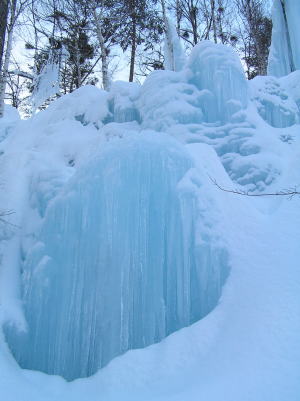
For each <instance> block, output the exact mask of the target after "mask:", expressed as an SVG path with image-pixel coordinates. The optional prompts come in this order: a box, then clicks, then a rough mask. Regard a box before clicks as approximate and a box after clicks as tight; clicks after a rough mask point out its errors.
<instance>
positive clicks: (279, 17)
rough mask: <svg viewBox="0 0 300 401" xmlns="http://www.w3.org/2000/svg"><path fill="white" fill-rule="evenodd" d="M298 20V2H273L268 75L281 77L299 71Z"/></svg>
mask: <svg viewBox="0 0 300 401" xmlns="http://www.w3.org/2000/svg"><path fill="white" fill-rule="evenodd" d="M299 18H300V2H299V1H294V0H274V3H273V10H272V20H273V30H272V44H271V48H270V54H269V63H268V74H269V75H274V76H276V77H282V76H284V75H287V74H289V73H290V72H293V71H295V70H298V69H300V49H299V33H300V30H299Z"/></svg>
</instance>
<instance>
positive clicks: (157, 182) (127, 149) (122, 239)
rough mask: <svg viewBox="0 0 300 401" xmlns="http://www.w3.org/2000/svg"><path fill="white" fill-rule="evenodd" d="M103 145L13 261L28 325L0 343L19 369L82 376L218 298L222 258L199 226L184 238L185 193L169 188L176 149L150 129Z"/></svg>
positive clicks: (180, 172)
mask: <svg viewBox="0 0 300 401" xmlns="http://www.w3.org/2000/svg"><path fill="white" fill-rule="evenodd" d="M113 142H114V143H113V144H111V145H109V146H107V148H106V150H103V151H101V152H100V153H99V155H98V156H96V157H95V158H94V159H93V160H92V161H90V162H89V163H88V164H87V165H86V166H85V167H84V168H82V169H81V170H80V171H79V172H78V174H77V175H76V176H74V178H73V179H72V182H71V183H70V184H69V185H68V187H67V188H66V189H65V191H64V193H63V194H62V195H61V196H59V197H58V198H57V199H56V200H55V201H54V202H53V203H52V204H51V206H50V207H49V210H48V212H47V213H46V216H45V221H44V223H43V225H42V228H41V232H40V233H39V234H38V242H37V243H36V244H35V246H34V247H33V248H32V250H31V251H30V253H29V254H28V255H27V257H26V260H25V262H24V265H23V267H22V269H23V302H24V309H25V317H26V319H27V322H28V328H29V330H28V333H27V334H20V335H18V334H15V333H13V332H9V333H8V336H7V338H8V340H9V344H10V347H11V349H12V350H13V353H14V355H15V357H16V359H17V361H19V363H20V365H21V366H22V367H24V368H29V369H36V370H41V371H44V372H47V373H51V374H59V375H62V376H64V377H65V378H66V379H68V380H72V379H75V378H77V377H85V376H89V375H91V374H93V373H94V372H95V371H96V370H97V369H98V368H100V367H101V366H103V365H105V364H107V363H108V362H109V361H110V360H111V359H112V358H113V357H114V356H116V355H119V354H121V353H123V352H125V351H126V350H128V349H132V348H140V347H145V346H147V345H149V344H152V343H155V342H158V341H160V340H161V339H162V338H164V337H165V336H167V335H168V334H170V333H172V332H174V331H175V330H178V329H179V328H181V327H184V326H187V325H189V324H191V323H193V322H195V321H196V320H198V319H200V318H201V317H203V316H204V315H206V314H207V313H208V312H209V311H210V310H211V309H212V308H213V307H214V306H215V305H216V302H217V300H218V298H219V296H220V292H221V287H222V284H223V282H224V280H225V277H226V275H227V272H228V262H227V254H226V251H225V250H224V249H223V248H222V247H220V246H217V243H216V242H215V240H216V239H215V238H213V237H212V236H211V235H210V234H209V231H207V230H205V228H202V229H201V236H200V238H199V234H198V236H197V235H196V231H197V230H198V231H199V225H198V224H197V221H198V215H199V211H198V209H197V199H196V197H195V194H194V193H193V191H189V190H187V189H186V185H183V189H182V190H180V188H178V183H179V182H180V181H181V180H182V179H183V177H184V176H185V174H186V173H187V172H188V171H189V169H190V168H191V167H192V161H191V159H190V158H189V156H188V155H187V154H186V153H185V151H184V148H183V147H182V146H181V145H179V144H178V143H177V142H176V141H174V140H172V139H170V138H168V137H167V136H166V135H163V134H155V133H151V134H147V135H139V136H136V137H134V138H131V139H122V140H120V141H113ZM181 185H182V184H181ZM205 220H206V218H205V217H204V218H203V219H202V221H201V225H204V226H205V224H206V223H205ZM208 220H209V219H208ZM208 226H209V224H208ZM196 241H198V243H196ZM199 241H200V242H199Z"/></svg>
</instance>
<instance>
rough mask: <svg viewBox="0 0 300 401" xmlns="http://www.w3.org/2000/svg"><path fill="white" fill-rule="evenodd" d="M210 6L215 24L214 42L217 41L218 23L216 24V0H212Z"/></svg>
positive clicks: (213, 23) (213, 24)
mask: <svg viewBox="0 0 300 401" xmlns="http://www.w3.org/2000/svg"><path fill="white" fill-rule="evenodd" d="M210 7H211V19H212V26H213V35H214V42H215V43H217V25H216V14H215V10H216V3H215V0H210Z"/></svg>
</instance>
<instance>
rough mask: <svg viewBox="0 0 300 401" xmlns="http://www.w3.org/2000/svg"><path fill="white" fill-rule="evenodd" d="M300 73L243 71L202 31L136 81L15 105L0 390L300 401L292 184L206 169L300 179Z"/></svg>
mask: <svg viewBox="0 0 300 401" xmlns="http://www.w3.org/2000/svg"><path fill="white" fill-rule="evenodd" d="M203 59H205V60H206V61H207V62H206V63H204V62H203ZM199 60H200V61H199ZM297 74H298V72H295V73H293V74H291V75H289V76H287V77H284V78H281V79H276V78H271V77H268V78H257V79H255V80H254V81H253V82H251V83H250V84H249V83H247V81H246V80H245V79H244V78H243V75H242V72H241V67H240V63H239V61H238V59H237V58H236V56H235V55H234V54H233V53H232V51H231V50H230V49H228V48H226V47H224V46H220V45H213V44H210V43H207V42H205V43H202V44H200V45H199V46H198V47H196V48H195V49H194V51H193V54H192V56H191V58H190V60H189V62H188V63H187V67H186V68H185V69H184V70H182V71H179V72H176V73H175V72H168V71H161V72H155V73H153V74H152V75H151V76H150V77H149V78H148V79H147V80H146V82H145V83H144V85H143V86H142V87H139V86H138V85H134V84H125V83H120V82H119V83H115V84H114V86H113V87H112V89H111V91H110V92H109V93H106V92H103V91H101V90H99V89H97V88H94V87H88V86H87V87H84V88H81V89H80V90H78V91H76V92H74V93H72V94H70V95H67V96H64V97H62V98H61V99H59V100H58V101H56V102H54V103H53V104H51V105H50V106H49V107H48V109H47V110H45V111H43V112H40V113H39V114H37V115H36V116H34V117H33V118H31V119H30V120H27V121H23V120H19V119H18V116H17V115H16V113H15V112H14V111H12V110H11V109H8V110H7V117H6V118H4V119H3V120H2V121H1V126H0V129H1V133H0V138H1V142H0V154H1V156H0V167H1V173H0V175H1V177H0V180H1V182H2V196H1V204H0V207H1V209H2V210H8V209H9V210H13V211H14V212H15V213H14V214H13V215H10V216H7V217H5V218H6V219H7V220H9V222H10V223H12V224H13V225H10V224H4V223H3V224H2V225H1V240H2V241H1V248H0V252H1V256H2V261H1V270H0V322H1V325H2V326H3V328H4V330H3V332H1V338H0V400H2V399H3V400H5V401H41V400H42V401H44V400H45V401H50V400H51V401H61V400H65V401H83V400H84V401H96V400H97V401H129V400H130V401H134V400H136V401H150V400H153V401H154V400H155V401H192V400H197V401H221V400H222V401H299V399H300V341H299V331H300V296H299V294H300V270H299V260H300V248H299V239H300V212H299V197H294V198H292V199H290V200H289V199H288V198H286V197H282V196H275V197H258V198H255V197H247V196H241V195H235V194H232V193H227V192H224V191H221V190H220V189H219V188H218V187H217V186H216V185H214V183H213V181H212V179H213V180H216V181H217V183H219V184H220V185H221V186H223V187H224V188H226V189H235V188H237V189H239V190H245V191H249V194H263V193H264V192H272V191H278V190H282V189H288V188H293V187H294V186H295V185H297V184H299V183H300V173H299V168H298V165H299V157H300V137H299V128H300V125H299V109H298V106H299V101H298V99H299V98H300V94H299V93H300V92H299V91H298V89H297V79H296V78H297ZM141 347H144V348H141ZM137 348H138V349H137ZM126 351H127V352H126ZM13 355H14V356H15V358H16V359H15V358H14V356H13ZM72 358H73V359H72ZM16 360H18V361H19V363H20V364H21V366H23V367H27V368H28V367H29V368H31V369H37V370H39V369H40V370H42V371H44V372H48V373H53V372H54V373H59V374H61V375H62V376H64V377H66V378H67V379H74V378H77V379H76V380H73V381H70V382H67V381H66V380H65V379H63V378H62V377H60V376H55V375H50V374H46V373H42V372H38V371H35V370H27V369H21V368H20V367H19V365H18V363H17V362H16ZM107 363H108V364H107ZM101 366H103V367H102V368H101V369H99V370H98V368H100V367H101ZM95 372H96V373H95ZM90 375H91V376H90ZM85 376H90V377H85ZM78 377H82V378H78Z"/></svg>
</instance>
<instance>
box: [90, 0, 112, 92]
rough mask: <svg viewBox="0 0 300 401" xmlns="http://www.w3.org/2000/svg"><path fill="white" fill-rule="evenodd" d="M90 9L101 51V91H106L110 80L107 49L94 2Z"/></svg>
mask: <svg viewBox="0 0 300 401" xmlns="http://www.w3.org/2000/svg"><path fill="white" fill-rule="evenodd" d="M92 7H93V16H94V21H95V24H96V30H97V37H98V42H99V45H100V50H101V60H102V66H101V70H102V85H103V89H104V90H106V91H108V90H109V88H110V80H109V74H108V58H107V48H106V46H105V43H104V37H103V35H102V29H101V22H100V16H99V14H98V13H97V10H96V7H97V6H96V3H95V0H93V1H92Z"/></svg>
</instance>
